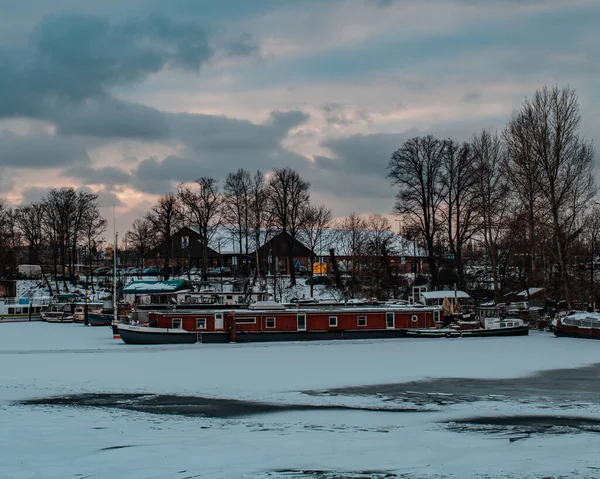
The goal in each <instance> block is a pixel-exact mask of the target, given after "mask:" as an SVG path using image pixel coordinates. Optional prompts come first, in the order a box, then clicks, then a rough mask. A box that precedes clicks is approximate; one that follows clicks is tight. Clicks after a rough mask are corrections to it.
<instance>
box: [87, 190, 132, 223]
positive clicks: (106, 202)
mask: <svg viewBox="0 0 600 479" xmlns="http://www.w3.org/2000/svg"><path fill="white" fill-rule="evenodd" d="M77 191H85V192H87V193H94V194H96V195H98V206H99V207H100V208H108V207H111V206H112V205H115V206H117V207H119V206H123V202H122V201H121V200H120V199H119V197H118V196H117V195H116V194H115V193H114V192H112V191H108V190H106V189H102V190H98V191H92V190H91V189H90V188H88V187H87V186H82V187H80V188H77ZM105 217H106V216H105Z"/></svg>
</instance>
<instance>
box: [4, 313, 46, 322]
mask: <svg viewBox="0 0 600 479" xmlns="http://www.w3.org/2000/svg"><path fill="white" fill-rule="evenodd" d="M41 320H42V316H41V314H40V313H36V314H32V315H31V317H30V316H29V314H0V323H26V322H29V321H41Z"/></svg>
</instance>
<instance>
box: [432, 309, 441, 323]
mask: <svg viewBox="0 0 600 479" xmlns="http://www.w3.org/2000/svg"><path fill="white" fill-rule="evenodd" d="M433 321H434V322H436V323H439V322H440V312H439V311H434V312H433Z"/></svg>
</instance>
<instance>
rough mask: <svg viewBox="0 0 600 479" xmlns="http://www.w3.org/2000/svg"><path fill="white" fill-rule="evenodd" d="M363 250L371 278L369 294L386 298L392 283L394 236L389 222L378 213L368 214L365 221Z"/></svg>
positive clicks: (378, 297)
mask: <svg viewBox="0 0 600 479" xmlns="http://www.w3.org/2000/svg"><path fill="white" fill-rule="evenodd" d="M365 226H366V245H365V251H366V254H367V256H368V258H369V273H370V275H371V278H372V280H371V281H370V284H371V286H372V291H371V292H370V293H371V295H373V296H375V297H376V298H377V299H388V298H389V293H390V291H391V289H392V286H393V284H394V275H393V269H392V263H391V259H392V256H393V255H394V253H395V251H394V245H393V242H394V238H395V235H394V233H393V232H392V227H391V226H390V222H389V221H388V220H387V218H386V217H385V216H382V215H380V214H372V215H370V216H369V217H368V218H367V220H366V222H365Z"/></svg>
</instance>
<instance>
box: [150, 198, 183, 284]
mask: <svg viewBox="0 0 600 479" xmlns="http://www.w3.org/2000/svg"><path fill="white" fill-rule="evenodd" d="M182 219H183V217H182V213H181V205H180V203H179V201H178V199H177V196H175V195H174V194H172V193H168V194H166V195H164V196H161V197H160V198H159V199H158V202H157V203H156V204H155V205H154V206H153V207H152V208H151V209H150V211H149V212H148V213H147V215H146V220H147V221H148V222H150V224H151V225H152V229H153V231H154V233H155V234H156V235H157V236H158V239H159V241H158V242H159V243H162V244H163V245H164V250H163V251H162V253H163V258H164V262H163V276H164V278H165V279H169V276H170V274H171V271H170V261H171V256H172V255H173V240H172V238H173V235H174V234H175V233H176V232H177V231H178V230H179V229H180V228H181V226H182Z"/></svg>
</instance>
